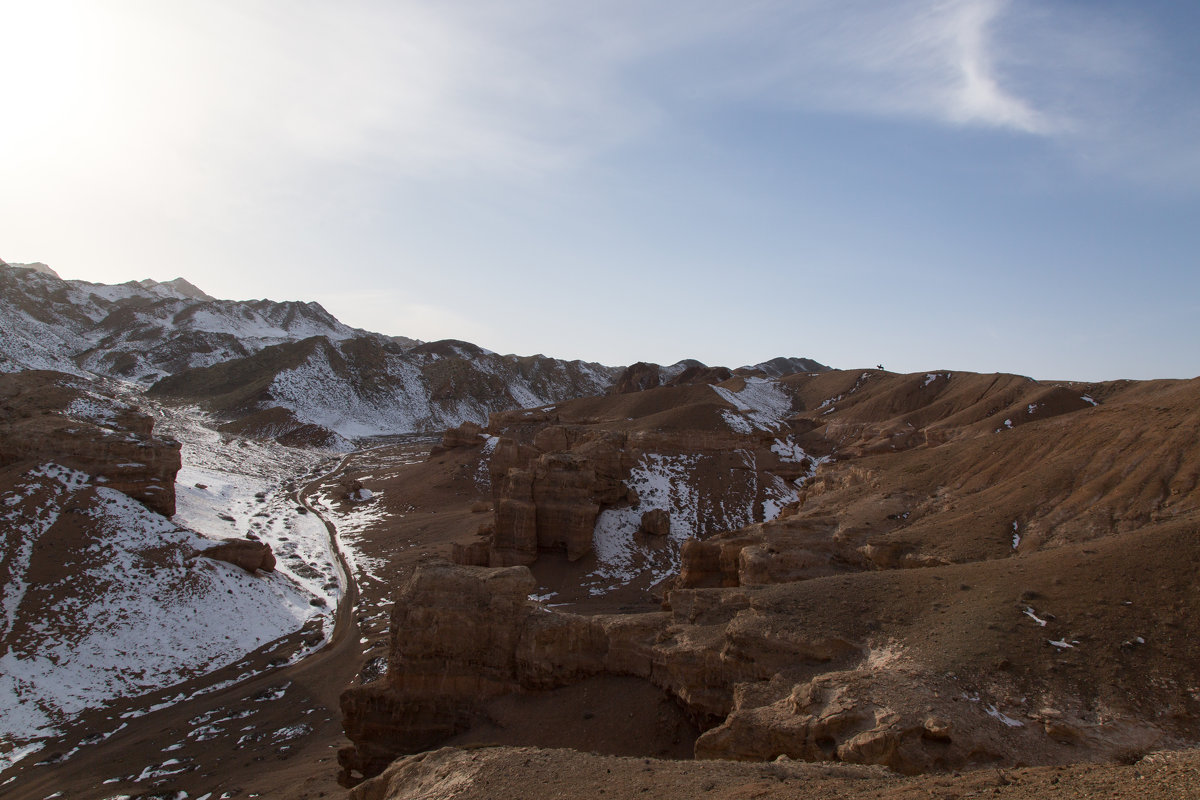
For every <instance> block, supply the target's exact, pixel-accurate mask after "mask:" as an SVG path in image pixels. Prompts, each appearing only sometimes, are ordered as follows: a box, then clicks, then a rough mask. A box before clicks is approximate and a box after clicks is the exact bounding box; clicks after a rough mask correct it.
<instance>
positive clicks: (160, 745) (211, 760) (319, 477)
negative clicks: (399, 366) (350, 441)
mask: <svg viewBox="0 0 1200 800" xmlns="http://www.w3.org/2000/svg"><path fill="white" fill-rule="evenodd" d="M157 415H158V417H159V418H158V421H157V426H158V428H159V429H160V430H163V431H165V432H168V433H171V434H173V435H174V436H176V437H177V438H178V439H180V440H181V441H183V442H184V443H185V452H184V468H183V469H182V470H181V471H180V473H179V477H178V483H177V493H178V500H179V504H178V511H177V514H176V516H175V517H174V518H173V521H175V522H176V523H178V524H181V525H184V526H186V527H188V528H191V529H193V530H195V531H197V532H199V533H202V534H206V535H208V536H211V537H214V538H219V537H221V536H237V535H239V534H240V535H242V536H245V535H246V534H250V536H251V537H253V538H258V539H260V540H261V541H265V542H267V543H269V544H270V545H271V547H272V550H273V551H274V553H275V555H276V557H277V559H278V567H277V571H276V573H273V574H271V575H270V577H269V578H268V577H262V576H260V577H259V580H260V582H261V581H263V580H273V581H274V580H280V579H281V578H280V576H281V574H282V575H285V576H286V578H287V580H288V582H289V583H290V584H292V585H295V586H298V587H301V588H302V589H303V590H305V591H307V593H308V594H309V595H310V596H311V597H312V598H313V599H312V603H311V613H310V614H308V615H307V616H308V617H309V619H308V621H307V622H304V620H303V619H300V620H298V621H297V622H296V623H294V626H293V628H292V632H290V633H287V634H286V635H283V636H282V638H271V639H270V640H269V641H265V642H263V643H262V644H261V645H259V646H255V645H256V642H254V641H253V640H247V641H246V642H245V643H240V640H232V641H229V642H228V643H227V645H226V647H228V648H229V649H230V650H231V651H233V652H234V656H233V658H232V659H227V661H232V662H233V663H227V664H226V666H224V667H221V668H219V669H216V670H213V671H211V672H207V673H206V674H198V675H194V676H192V677H190V678H189V679H187V680H185V681H183V682H179V683H175V684H172V685H170V686H166V687H164V688H162V689H158V690H154V691H149V692H147V693H144V694H140V695H139V696H137V697H128V698H119V697H118V698H111V699H109V700H108V701H107V702H106V703H104V704H103V706H102V707H100V708H96V709H93V710H90V711H85V712H83V713H82V714H80V715H78V716H77V717H75V718H73V719H68V720H66V724H60V725H59V727H58V729H57V732H56V731H55V730H47V731H44V732H43V734H42V735H43V737H45V738H40V737H39V738H37V739H33V740H32V741H31V743H30V744H28V745H24V746H20V747H18V748H17V749H16V750H15V751H13V752H12V753H11V754H10V756H9V760H10V762H11V763H9V764H0V766H4V767H5V769H4V770H3V771H2V772H0V794H3V796H4V797H6V798H44V797H50V796H62V797H72V798H76V797H78V798H93V797H94V798H111V797H129V796H135V795H136V796H142V795H143V794H144V793H146V792H151V793H154V796H165V797H185V796H187V797H192V798H196V797H210V798H216V797H221V796H224V797H239V796H279V795H278V794H277V792H278V791H279V789H280V787H281V786H285V785H286V786H288V787H289V788H288V792H287V796H288V797H321V796H327V795H329V794H340V793H342V791H343V790H342V789H341V788H340V787H338V785H337V783H336V778H337V766H336V749H337V747H339V746H341V745H344V744H346V742H345V740H344V738H343V735H342V730H341V722H340V712H339V710H338V695H339V694H340V692H341V691H342V689H343V688H344V687H345V686H347V685H349V684H351V683H352V682H354V681H356V680H370V679H373V678H374V677H377V675H378V672H379V670H381V669H382V661H381V659H379V658H378V657H377V656H378V654H379V653H380V652H382V650H381V648H382V647H383V644H384V642H383V639H384V637H385V634H386V632H387V616H388V611H387V605H386V602H387V597H386V589H387V585H388V582H389V581H390V579H391V576H392V571H393V570H395V569H403V568H404V565H405V563H407V562H408V561H411V560H415V559H416V558H419V557H420V556H421V554H423V553H427V552H429V551H430V550H431V549H434V547H433V545H432V543H431V542H432V541H434V540H437V539H439V538H440V531H441V528H439V527H437V526H435V527H434V535H432V536H426V535H425V529H426V528H427V527H428V525H427V523H425V522H423V521H422V520H424V519H425V515H423V514H421V513H414V514H412V517H413V520H412V524H411V525H409V526H408V527H409V528H411V535H410V536H409V537H408V538H407V540H405V541H404V543H403V544H391V543H381V542H377V541H373V540H372V539H370V537H368V536H366V535H365V532H366V531H367V530H368V529H370V528H371V524H372V523H381V522H384V521H387V519H386V518H387V517H389V516H390V515H391V514H392V511H391V510H390V509H388V508H385V506H384V505H383V502H381V501H384V499H385V498H384V497H383V496H377V497H375V498H372V499H370V500H362V501H356V500H354V499H349V498H347V497H346V491H345V489H344V484H345V483H346V482H347V481H349V480H351V478H347V477H346V476H347V475H355V474H360V475H365V474H368V472H369V471H376V472H377V471H378V470H380V469H385V470H386V469H391V468H396V467H402V466H403V465H405V464H408V463H411V462H414V461H420V460H422V459H423V458H424V457H425V456H426V455H427V453H428V449H429V446H430V442H429V441H427V440H423V439H421V438H420V437H416V438H414V437H405V438H403V439H401V440H397V441H393V442H392V443H389V444H385V445H382V446H380V445H377V446H375V447H373V448H368V449H367V450H365V451H364V452H361V453H358V454H355V455H352V456H350V457H348V458H347V459H345V460H344V461H338V460H336V459H330V458H329V457H328V455H327V454H315V453H313V452H308V451H303V450H295V449H293V448H285V447H279V446H275V445H269V444H262V443H260V442H254V441H250V440H243V439H238V438H234V437H228V436H222V435H220V434H217V433H216V432H214V431H213V430H212V429H211V428H210V427H208V426H207V425H206V424H204V423H205V420H203V419H200V418H197V417H196V415H194V414H192V413H190V412H180V411H178V410H173V409H168V408H160V409H158V410H157ZM298 498H300V499H302V501H303V504H304V506H306V507H307V508H308V509H311V510H310V511H308V513H298V512H300V510H301V508H302V506H300V505H298ZM438 510H439V509H437V508H430V509H429V511H428V512H426V513H427V514H428V515H429V516H431V517H432V516H433V515H434V514H436V513H437V511H438ZM399 516H405V514H404V513H403V512H401V513H400V514H399ZM322 517H323V518H324V519H326V520H329V521H330V522H331V523H332V524H333V527H330V529H329V530H328V531H327V530H326V525H325V523H324V522H323V520H322ZM402 527H403V526H402ZM376 530H379V527H376ZM331 535H335V536H336V540H337V543H338V545H339V549H340V550H341V552H342V554H344V555H345V559H346V561H345V565H344V566H345V568H346V569H348V570H349V572H350V574H351V575H352V577H353V580H352V581H347V579H346V576H345V574H341V575H339V572H341V573H344V572H345V569H343V567H341V566H339V564H338V560H337V550H335V549H334V548H333V547H332V544H331V539H330V536H331ZM387 538H388V539H391V538H393V537H387ZM443 549H444V550H445V553H443V554H448V552H449V544H447V545H446V546H445V548H443ZM214 563H218V564H219V566H220V567H221V568H225V567H227V566H228V565H224V564H220V562H214ZM231 569H236V568H231ZM243 612H244V614H245V615H246V616H248V617H253V616H255V615H256V614H257V613H258V611H257V609H256V608H255V607H254V606H253V605H251V606H247V607H245V608H244V609H243ZM165 613H169V610H167V611H166V612H165ZM192 613H194V612H192ZM224 613H228V612H224ZM251 621H253V620H251ZM301 623H303V624H301ZM223 624H225V625H226V626H227V630H228V631H229V632H230V633H234V632H236V631H238V630H240V629H241V627H242V626H241V625H240V621H239V620H237V619H228V618H227V619H225V620H224V623H223ZM283 632H284V631H281V633H283ZM278 636H279V634H275V637H278ZM219 638H220V637H219V636H218V639H219ZM225 638H226V639H227V640H229V638H230V637H229V636H226V637H225ZM238 647H241V648H243V649H242V650H241V652H244V653H245V655H244V656H241V657H238V656H237V652H238V650H237V648H238ZM67 680H68V681H69V679H67ZM68 688H69V687H68ZM56 793H60V794H56Z"/></svg>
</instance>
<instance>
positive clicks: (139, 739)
mask: <svg viewBox="0 0 1200 800" xmlns="http://www.w3.org/2000/svg"><path fill="white" fill-rule="evenodd" d="M386 446H388V445H381V446H379V447H369V448H364V449H362V450H355V451H353V452H351V453H348V454H346V455H345V456H343V457H342V458H341V459H340V460H339V461H338V462H337V464H336V465H335V466H334V467H333V468H332V469H330V470H328V471H326V472H325V473H323V474H321V475H320V476H318V477H316V478H314V479H312V480H310V481H308V482H307V483H306V484H304V486H303V487H301V488H300V489H298V490H297V491H296V492H295V493H294V495H293V497H294V498H295V500H296V502H297V503H299V504H300V505H302V506H303V507H304V508H306V509H307V510H308V512H309V513H311V514H314V515H316V516H317V518H318V519H320V520H321V521H322V522H323V523H324V524H325V529H326V531H327V532H328V534H329V541H330V550H331V552H332V553H333V554H334V556H335V557H336V563H337V568H338V571H339V573H340V579H341V582H342V586H343V594H342V598H341V600H340V602H339V603H338V607H337V610H336V611H335V613H334V627H333V632H332V634H331V635H330V637H329V640H328V641H327V642H325V644H324V645H322V646H321V647H320V648H318V649H317V650H316V651H314V652H312V653H311V654H309V655H308V656H306V657H304V658H303V659H301V660H300V661H298V662H296V663H294V664H289V665H286V666H281V667H277V668H268V669H265V670H263V671H261V672H258V673H257V674H254V675H252V676H250V677H248V678H246V679H244V680H241V681H238V682H236V683H232V684H231V685H229V686H225V687H223V688H221V689H218V690H215V691H211V692H208V693H206V694H201V695H199V696H194V697H189V698H188V699H186V700H182V701H180V702H178V703H175V704H173V705H170V706H167V707H165V708H161V709H159V710H156V711H152V712H150V713H147V714H145V715H144V716H140V717H136V718H133V719H129V720H127V721H126V723H125V725H124V727H119V728H117V729H116V731H115V732H113V733H112V734H111V735H110V736H109V738H108V739H106V740H104V741H102V742H100V743H98V744H89V745H86V746H84V747H81V748H79V749H78V750H77V751H76V752H71V753H70V754H69V757H67V758H65V759H64V760H62V761H61V762H60V763H54V764H37V763H35V762H37V761H38V760H41V759H46V758H47V757H52V756H53V755H54V753H55V752H56V751H57V752H61V753H68V752H69V751H70V749H71V748H72V747H74V744H75V743H74V741H72V738H73V739H75V740H77V739H78V738H79V734H78V732H76V735H75V736H74V737H70V736H68V738H67V739H64V740H59V741H51V742H48V743H47V747H46V749H44V750H43V751H42V753H40V754H38V755H35V756H31V757H29V758H28V759H26V760H25V761H23V762H21V763H20V764H18V765H17V767H16V768H15V769H14V770H12V771H10V772H9V773H8V775H9V776H11V775H16V776H18V777H17V780H16V781H15V782H13V783H12V784H9V785H6V786H4V788H3V789H0V794H3V796H4V797H5V798H6V800H22V798H30V800H42V799H43V798H46V797H48V796H50V795H52V794H53V793H54V792H62V793H63V796H65V797H70V798H110V797H114V796H119V795H122V794H126V793H140V792H144V791H147V790H150V789H151V785H152V782H147V781H142V782H130V781H123V780H117V781H114V782H112V783H111V784H110V785H109V786H104V785H103V782H104V781H105V780H107V779H109V778H110V777H115V776H122V775H124V776H129V775H135V776H136V775H139V774H141V773H142V772H143V770H145V769H147V768H148V767H149V766H151V765H154V764H158V763H161V762H164V761H166V760H167V759H168V757H174V758H176V759H179V760H180V762H181V763H182V764H184V765H187V769H186V771H183V772H181V773H179V774H176V775H174V776H171V779H170V782H169V786H170V789H171V790H172V791H178V790H183V791H186V792H188V793H189V794H190V795H191V796H193V797H197V796H200V795H203V794H204V793H206V792H213V795H212V796H213V797H216V796H217V794H219V793H220V792H222V791H225V790H230V789H235V790H239V791H240V790H241V788H242V787H244V786H245V785H246V783H247V778H248V777H249V776H248V775H247V774H246V773H247V769H248V768H249V769H252V770H254V772H253V773H252V774H254V775H257V774H261V772H262V771H263V770H262V769H261V766H262V765H261V764H259V763H256V762H263V761H265V760H266V759H267V758H274V759H279V758H280V756H279V755H278V752H279V748H278V740H277V739H276V740H272V739H269V738H267V739H264V740H255V741H252V742H250V743H249V744H248V745H247V746H246V747H243V746H242V745H243V742H242V741H241V740H238V739H237V738H236V737H238V735H239V734H240V733H241V731H239V730H237V728H236V727H234V728H232V729H230V730H229V731H227V732H224V733H222V734H221V735H220V736H217V737H215V738H213V739H212V740H210V741H208V742H204V743H199V742H195V741H192V737H189V736H188V733H189V732H192V731H194V730H195V728H196V727H197V725H196V720H197V718H199V717H202V716H203V715H210V716H211V717H214V718H216V717H220V716H221V715H222V714H226V715H227V712H228V713H237V711H238V710H239V709H241V710H243V711H245V710H248V709H253V714H252V716H251V717H250V718H249V719H248V720H247V721H250V722H254V723H256V725H257V727H258V728H259V729H260V730H262V731H276V732H278V731H280V730H286V729H288V728H294V727H303V726H307V727H308V728H310V729H311V733H310V734H309V735H307V736H306V737H304V739H303V740H300V741H296V742H295V746H294V753H295V757H296V758H297V759H302V758H306V757H307V758H310V759H313V760H321V761H326V760H330V752H329V748H330V747H332V746H333V744H331V742H334V743H335V742H336V741H338V740H339V739H340V738H341V717H340V708H339V696H340V695H341V692H342V690H343V689H344V688H345V687H346V686H348V685H350V683H351V682H352V681H353V680H354V679H355V677H356V675H357V673H358V670H359V668H360V666H361V662H362V653H361V652H360V650H359V642H358V634H359V628H358V623H357V620H356V618H355V610H356V607H357V606H358V603H359V586H358V583H357V581H356V580H355V576H354V573H353V571H352V570H351V568H350V565H349V562H348V561H347V559H346V556H345V554H344V553H343V552H342V549H341V547H340V546H339V543H338V536H337V528H336V526H335V525H334V523H333V522H332V521H331V520H330V519H329V518H328V517H327V516H326V515H325V514H324V513H322V511H321V510H320V507H319V506H317V505H315V504H314V503H313V502H312V501H311V499H310V498H311V495H312V494H313V492H314V491H316V490H317V489H318V488H319V487H320V486H321V485H322V484H323V483H324V482H325V481H327V480H328V479H329V478H331V477H333V476H334V475H337V474H338V473H339V472H341V471H342V470H343V469H344V468H345V467H346V464H347V463H349V462H350V460H351V459H353V458H355V457H357V456H360V455H362V454H363V453H366V452H370V451H371V450H375V449H379V448H380V447H386ZM224 671H225V670H217V671H215V672H211V673H208V674H206V675H203V676H200V677H198V678H195V679H193V680H191V681H188V682H185V683H183V684H177V685H176V686H173V687H170V688H169V689H165V690H162V691H161V692H156V693H154V694H153V695H149V696H147V697H146V705H147V706H150V705H151V704H152V703H153V698H154V697H155V696H158V695H162V696H172V695H178V694H179V693H180V692H183V693H186V694H189V695H190V694H193V693H195V692H197V691H203V690H204V689H205V688H206V687H210V686H213V685H216V684H219V683H220V682H221V681H222V680H227V679H228V676H227V675H222V672H224ZM276 693H278V694H279V697H278V698H275V697H274V695H275V694H276ZM284 694H286V700H285V699H283V695H284ZM264 697H265V698H270V699H272V702H266V701H264V700H263V698H264ZM318 712H319V713H318ZM106 718H107V719H108V720H110V721H109V722H106V723H100V722H98V721H97V722H96V724H94V725H89V724H88V721H87V720H84V721H83V724H82V725H81V726H79V727H88V728H91V730H92V732H95V731H97V730H105V731H107V730H112V729H113V728H114V727H116V726H117V724H118V723H117V721H116V720H114V719H113V718H112V716H111V715H109V716H107V717H105V716H101V717H99V719H100V720H103V719H106ZM242 730H247V728H242ZM246 738H247V737H246V736H242V739H243V740H244V739H246ZM181 740H182V741H183V742H184V743H185V746H183V747H181V748H180V749H179V750H178V751H175V752H170V753H164V752H163V748H164V747H165V746H167V745H169V744H171V743H172V742H176V741H181ZM235 742H236V744H235ZM258 745H261V746H258ZM256 746H257V747H256ZM256 750H257V751H260V752H256ZM193 765H194V766H193ZM329 771H330V775H331V776H332V775H333V774H334V772H335V765H334V764H332V763H331V764H330V767H329ZM6 777H7V776H6Z"/></svg>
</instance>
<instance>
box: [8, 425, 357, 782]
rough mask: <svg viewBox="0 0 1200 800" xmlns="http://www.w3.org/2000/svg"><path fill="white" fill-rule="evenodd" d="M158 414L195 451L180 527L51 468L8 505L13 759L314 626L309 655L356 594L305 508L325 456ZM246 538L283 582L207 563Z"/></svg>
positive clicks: (185, 478)
mask: <svg viewBox="0 0 1200 800" xmlns="http://www.w3.org/2000/svg"><path fill="white" fill-rule="evenodd" d="M156 416H158V422H157V424H156V429H157V430H159V431H162V432H165V433H168V434H171V435H173V436H175V437H177V438H178V439H180V440H181V441H182V442H183V443H184V447H183V452H182V455H183V468H182V469H181V470H180V472H179V475H178V479H177V484H176V495H177V513H176V514H175V516H174V517H173V518H171V519H168V518H166V517H163V516H161V515H160V514H156V513H154V512H152V511H150V510H148V509H147V508H146V507H145V506H143V505H141V504H140V503H138V502H136V501H134V500H132V499H130V498H129V497H127V496H126V495H124V494H121V493H120V492H117V491H114V490H113V489H110V488H107V487H105V486H103V485H100V483H99V482H98V481H97V479H96V477H95V476H91V475H87V474H85V473H82V472H79V471H77V470H73V469H68V468H65V467H61V466H58V465H56V464H52V463H48V464H44V465H41V466H39V467H36V468H33V469H31V470H27V471H25V472H24V473H23V474H22V475H21V476H19V477H18V478H16V479H15V481H13V482H12V483H10V484H8V485H7V490H6V491H5V492H4V493H3V494H0V525H2V526H3V527H4V529H5V530H6V531H8V533H7V534H6V535H5V536H4V537H3V539H2V540H0V590H2V591H0V761H3V760H5V759H7V760H8V761H13V760H15V759H16V758H18V757H19V756H22V755H27V754H28V753H30V752H33V751H35V750H36V742H37V741H38V740H40V739H43V738H45V737H47V736H51V735H54V733H55V732H56V731H58V730H61V729H62V727H63V726H65V725H70V724H71V723H72V721H73V720H74V719H76V718H77V717H78V716H79V715H80V714H82V713H84V712H86V711H88V710H91V709H102V708H106V707H108V706H110V705H111V704H112V703H114V702H117V701H122V700H124V699H127V698H135V697H137V696H139V695H142V694H145V693H147V692H150V691H153V690H156V689H161V688H165V687H169V686H173V685H175V684H178V683H180V682H182V681H185V680H188V679H190V678H193V677H196V676H197V675H202V674H205V673H208V672H212V671H213V670H216V669H218V668H220V667H223V666H226V665H229V664H232V663H234V662H236V661H238V660H239V659H241V658H242V657H243V656H245V655H246V654H247V653H250V652H252V651H254V650H256V649H258V648H261V647H263V646H264V645H267V644H268V643H271V642H274V641H276V640H279V639H281V638H282V637H287V636H290V635H292V634H295V633H297V632H298V631H300V629H301V628H306V629H308V630H311V631H313V637H314V638H311V640H310V641H311V642H312V644H310V645H309V646H308V647H307V648H305V649H301V650H299V651H296V652H294V653H293V654H292V657H293V658H298V657H300V656H301V655H303V654H304V652H307V651H309V650H311V649H312V647H316V646H319V645H320V642H322V641H324V638H325V637H327V636H328V635H329V634H330V633H331V631H332V619H333V613H334V611H335V609H336V607H337V604H338V602H339V600H340V598H341V596H342V592H343V590H344V585H343V582H342V579H341V578H340V575H339V572H338V568H337V565H336V561H335V558H334V554H333V553H332V551H331V547H330V543H329V539H328V533H327V531H326V530H325V526H324V524H323V523H322V522H321V521H320V520H319V519H317V518H316V517H314V516H312V515H311V514H305V513H301V510H300V508H299V507H298V506H297V504H296V502H295V501H294V499H293V497H292V493H293V491H294V489H295V488H296V483H295V481H296V480H298V479H303V477H304V476H305V475H311V474H314V473H315V472H317V471H319V470H320V468H321V463H320V461H319V459H320V458H321V457H322V454H319V453H316V452H313V451H307V452H306V451H299V450H294V449H289V448H284V447H281V446H278V445H274V444H269V443H268V444H264V443H260V442H250V441H245V440H241V439H237V438H235V437H230V436H222V435H220V434H218V433H216V432H214V431H212V430H211V429H210V428H208V427H206V425H205V424H204V419H203V417H202V416H200V415H198V414H196V413H194V412H191V411H187V410H183V411H180V410H173V409H158V410H157V414H156ZM239 536H240V537H250V538H255V539H258V540H260V541H264V542H266V543H268V544H269V545H270V546H271V547H272V550H273V551H274V553H275V555H276V557H277V559H278V565H277V568H276V569H275V571H273V572H269V573H262V572H259V573H255V574H250V573H247V572H246V571H245V570H243V569H241V568H240V567H236V566H232V565H230V564H228V563H225V562H223V561H217V560H213V559H209V558H204V557H201V556H199V553H200V552H201V551H203V550H205V549H207V548H209V547H212V546H213V545H214V544H217V543H218V541H219V540H220V539H221V538H223V537H239ZM322 632H323V633H324V636H322V635H321V633H322ZM182 697H183V696H182V695H181V696H180V698H178V699H182ZM31 743H33V745H34V746H33V747H31V746H30V745H31Z"/></svg>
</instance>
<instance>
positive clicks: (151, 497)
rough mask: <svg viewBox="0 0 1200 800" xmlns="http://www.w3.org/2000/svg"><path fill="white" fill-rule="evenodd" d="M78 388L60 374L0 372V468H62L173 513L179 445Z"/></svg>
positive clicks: (135, 414)
mask: <svg viewBox="0 0 1200 800" xmlns="http://www.w3.org/2000/svg"><path fill="white" fill-rule="evenodd" d="M77 383H78V380H77V379H75V378H73V377H72V376H69V375H64V374H62V373H58V372H48V371H27V372H20V373H11V374H0V403H2V404H3V405H2V406H0V467H4V466H9V465H13V464H23V463H24V464H30V465H36V464H42V463H56V464H61V465H62V466H64V467H70V468H71V469H77V470H79V471H81V472H85V473H87V474H88V475H91V476H92V477H93V479H94V480H95V481H96V482H97V483H98V484H100V485H104V486H108V487H109V488H112V489H116V490H117V491H119V492H122V493H124V494H127V495H129V496H130V497H132V498H134V499H135V500H138V501H139V502H141V503H143V504H144V505H145V506H146V507H147V508H149V509H151V510H153V511H157V512H159V513H160V514H163V515H164V516H168V517H169V516H172V515H173V514H174V513H175V475H176V474H177V473H178V472H179V467H180V463H181V462H180V455H179V443H178V442H176V441H173V440H170V439H164V438H160V437H157V436H155V435H154V434H153V427H154V421H153V419H152V418H151V417H149V416H147V415H146V414H143V413H141V412H140V411H138V410H137V409H135V408H132V407H130V406H126V405H124V404H123V403H120V402H119V401H116V400H113V399H111V398H105V397H100V396H95V395H89V394H88V393H87V392H86V391H85V390H84V389H83V388H82V387H81V386H79V385H76V384H77Z"/></svg>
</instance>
